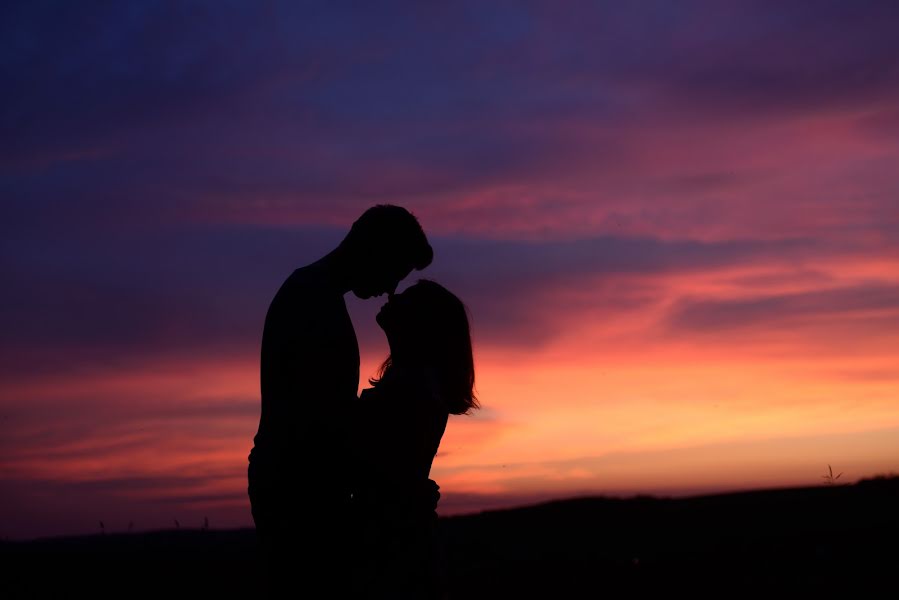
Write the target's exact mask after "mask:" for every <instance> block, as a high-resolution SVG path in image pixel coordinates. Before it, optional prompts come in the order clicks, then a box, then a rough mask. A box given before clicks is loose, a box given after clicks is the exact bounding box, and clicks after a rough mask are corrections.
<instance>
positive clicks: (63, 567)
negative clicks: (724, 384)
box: [0, 477, 899, 599]
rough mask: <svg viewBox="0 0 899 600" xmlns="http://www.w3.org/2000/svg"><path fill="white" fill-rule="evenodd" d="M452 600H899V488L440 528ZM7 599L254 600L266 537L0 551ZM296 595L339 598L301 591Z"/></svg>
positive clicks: (571, 504)
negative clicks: (699, 599) (259, 540)
mask: <svg viewBox="0 0 899 600" xmlns="http://www.w3.org/2000/svg"><path fill="white" fill-rule="evenodd" d="M441 526H442V530H443V534H444V536H445V542H446V547H447V553H448V563H449V565H448V566H449V573H450V592H451V595H450V597H451V598H531V597H534V598H635V597H638V598H644V597H645V598H650V597H652V598H661V597H671V596H674V595H677V596H679V597H680V596H684V597H687V598H689V597H696V596H704V597H716V598H733V597H764V596H768V597H774V598H778V597H812V596H815V597H822V596H823V597H830V596H837V595H839V596H844V597H851V598H869V597H871V598H875V597H876V598H895V597H899V595H897V594H899V585H897V583H899V478H896V477H893V478H878V479H872V480H865V481H862V482H859V483H857V484H855V485H849V486H821V487H817V488H797V489H785V490H770V491H757V492H745V493H739V494H725V495H716V496H702V497H694V498H687V499H658V498H650V497H638V498H632V499H606V498H584V499H578V500H566V501H559V502H551V503H548V504H542V505H538V506H533V507H529V508H520V509H514V510H505V511H495V512H488V513H482V514H480V515H472V516H464V517H451V518H444V519H441ZM0 561H2V562H0V564H2V569H3V572H4V575H3V577H2V584H0V597H3V598H64V597H81V596H82V595H83V596H85V597H88V598H97V597H130V596H147V595H152V596H159V597H161V598H163V599H165V598H183V597H202V598H215V597H228V598H255V597H259V594H258V593H256V592H255V591H254V586H255V584H256V578H257V577H258V570H259V565H258V562H257V554H256V543H255V532H254V531H253V530H236V531H215V530H212V531H185V530H181V531H161V532H154V533H135V534H115V535H105V536H100V535H96V536H86V537H77V538H58V539H48V540H39V541H32V542H16V543H11V542H6V543H3V544H0ZM287 597H298V598H299V597H308V598H319V597H328V596H327V594H324V593H322V594H304V593H302V592H301V591H299V590H298V591H297V593H296V594H288V595H287Z"/></svg>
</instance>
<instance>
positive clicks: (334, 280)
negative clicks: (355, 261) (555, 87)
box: [310, 249, 352, 295]
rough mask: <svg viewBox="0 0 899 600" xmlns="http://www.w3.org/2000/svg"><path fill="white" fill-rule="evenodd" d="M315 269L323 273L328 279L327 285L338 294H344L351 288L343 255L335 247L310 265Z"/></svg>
mask: <svg viewBox="0 0 899 600" xmlns="http://www.w3.org/2000/svg"><path fill="white" fill-rule="evenodd" d="M310 266H312V267H314V268H315V269H317V270H319V271H320V272H321V273H323V274H324V276H325V279H326V280H327V281H328V285H329V287H331V288H332V289H333V290H334V291H336V292H338V293H339V294H340V295H344V294H346V293H347V292H349V291H350V290H351V289H352V285H350V283H349V276H348V273H347V272H348V271H349V269H348V268H347V265H346V260H345V259H344V257H343V256H342V255H341V254H340V253H339V252H338V251H337V250H336V249H335V250H332V251H331V252H330V253H329V254H326V255H325V256H323V257H322V258H320V259H318V260H317V261H315V262H314V263H312V265H310Z"/></svg>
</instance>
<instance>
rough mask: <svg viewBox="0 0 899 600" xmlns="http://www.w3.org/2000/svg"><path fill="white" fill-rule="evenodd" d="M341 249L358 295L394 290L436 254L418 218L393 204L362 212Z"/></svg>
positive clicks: (426, 264)
mask: <svg viewBox="0 0 899 600" xmlns="http://www.w3.org/2000/svg"><path fill="white" fill-rule="evenodd" d="M339 250H340V252H341V254H342V255H343V257H344V258H345V260H346V262H345V264H346V265H347V270H348V272H349V283H350V287H351V289H352V290H353V293H354V294H356V296H358V297H359V298H371V297H372V296H379V295H381V294H392V293H393V292H394V291H395V290H396V286H397V285H398V284H399V282H400V281H402V280H403V279H404V278H405V277H406V276H407V275H408V274H409V273H411V272H412V269H417V270H421V269H424V268H425V267H427V266H428V265H429V264H431V260H433V258H434V251H433V250H432V249H431V245H430V244H429V243H428V239H427V237H425V234H424V231H422V228H421V225H420V224H419V223H418V219H416V218H415V216H414V215H413V214H412V213H410V212H409V211H408V210H406V209H405V208H402V207H400V206H393V205H390V204H379V205H377V206H373V207H372V208H369V209H368V210H367V211H365V212H364V213H362V216H361V217H359V218H358V219H357V220H356V222H355V223H353V226H352V227H351V228H350V232H349V233H348V234H347V236H346V237H345V238H344V240H343V241H342V242H341V243H340V246H339Z"/></svg>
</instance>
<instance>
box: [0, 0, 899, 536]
mask: <svg viewBox="0 0 899 600" xmlns="http://www.w3.org/2000/svg"><path fill="white" fill-rule="evenodd" d="M433 4H435V3H429V2H406V3H392V2H354V3H345V2H324V3H315V4H313V3H309V4H308V5H306V4H304V3H300V2H284V3H277V2H271V3H269V2H260V3H257V2H243V3H241V2H190V3H155V2H141V3H137V2H135V3H127V2H108V3H94V2H78V3H69V2H55V3H52V2H36V1H23V2H4V3H3V4H2V5H0V89H2V90H3V91H2V94H0V233H2V235H0V248H2V253H0V277H2V282H3V291H2V293H0V332H2V334H0V335H2V337H0V455H2V458H0V538H8V539H21V538H30V537H36V536H45V535H56V534H75V533H92V532H99V527H100V526H99V522H100V521H103V522H104V524H105V527H106V530H107V531H126V530H127V529H128V528H129V523H133V528H134V529H135V530H147V529H156V528H163V527H173V526H174V520H175V519H177V520H178V521H179V522H180V523H181V525H182V527H199V526H200V525H201V524H202V522H203V519H204V517H208V518H209V521H210V525H211V526H212V527H215V528H224V527H241V526H252V518H251V515H250V509H249V501H248V498H247V494H246V484H247V480H246V476H247V471H246V469H247V454H248V453H249V451H250V448H251V447H252V438H253V435H254V434H255V432H256V427H257V425H258V419H259V402H260V399H259V350H260V341H261V333H262V325H263V320H264V317H265V311H266V309H267V308H268V304H269V302H270V301H271V298H272V296H273V294H274V293H275V291H276V290H277V289H278V287H279V286H280V285H281V283H282V281H283V280H284V278H286V277H287V275H289V274H290V272H291V271H292V270H293V269H295V268H297V267H300V266H303V265H304V264H307V263H309V262H311V261H313V260H315V259H317V258H319V257H321V256H323V255H324V254H326V253H327V252H328V251H330V250H331V249H332V248H333V247H334V246H335V245H336V244H337V243H338V242H339V241H340V240H341V239H342V237H343V236H344V235H345V233H346V232H347V230H348V228H349V226H350V224H351V223H352V222H353V220H354V219H355V218H356V217H358V216H359V214H361V213H362V211H364V210H365V209H366V208H368V207H369V206H371V205H373V204H378V203H392V204H399V205H402V206H405V207H407V208H408V209H410V210H411V211H412V212H413V213H414V214H415V215H416V216H417V217H418V218H419V220H420V222H421V224H422V226H423V227H424V229H425V231H426V232H427V234H428V235H429V237H430V239H431V240H432V244H433V246H434V249H435V259H434V262H433V264H432V266H431V267H430V268H428V269H427V270H425V271H423V272H421V273H415V274H413V276H412V277H410V279H408V280H406V281H405V282H404V283H403V284H401V288H402V287H404V286H405V285H408V284H410V283H412V282H414V281H415V278H416V277H417V276H422V277H427V278H431V279H435V280H437V281H439V282H441V283H442V284H444V285H445V286H446V287H448V288H449V289H450V290H452V291H453V292H455V293H456V294H457V295H458V296H459V297H460V298H461V299H462V300H463V301H464V302H465V303H466V304H467V305H468V307H469V309H470V311H471V316H472V331H473V338H474V340H473V341H474V350H475V361H476V377H477V390H478V394H479V398H480V400H481V403H482V405H483V410H481V411H479V412H478V413H476V414H475V415H473V416H461V417H456V416H454V417H451V419H450V422H449V425H448V427H447V432H446V435H445V436H444V438H443V442H442V444H441V450H440V453H439V454H438V456H437V458H436V459H435V462H434V468H433V470H432V473H431V476H432V478H433V479H435V480H436V481H437V483H438V484H439V485H440V486H441V493H442V499H441V503H440V507H439V511H440V513H441V514H444V515H449V514H458V513H464V512H470V511H476V510H481V509H484V508H492V507H505V506H514V505H520V504H525V503H530V502H534V501H538V500H542V499H547V498H561V497H569V496H576V495H583V494H608V495H615V496H627V495H633V494H658V495H674V496H679V495H687V494H695V493H706V492H716V491H725V490H741V489H755V488H763V487H780V486H799V485H822V484H823V482H824V480H823V479H822V475H825V474H826V473H827V467H828V465H829V464H830V465H832V466H833V469H834V474H835V475H836V474H837V473H843V475H842V478H841V479H840V481H847V482H852V481H857V480H858V479H860V478H864V477H871V476H874V475H878V474H888V473H890V472H893V473H895V472H897V471H899V35H897V31H899V3H896V2H894V1H892V0H884V1H882V2H876V1H872V2H866V1H851V2H850V1H826V0H814V1H812V0H809V1H807V2H796V1H783V0H779V1H773V0H772V1H758V0H752V1H749V0H747V1H745V2H743V1H736V2H735V1H718V0H700V1H684V2H670V1H667V0H666V1H661V0H660V1H648V0H646V1H644V0H641V1H639V2H620V3H613V2H568V1H565V2H520V1H516V2H476V1H473V2H455V3H452V6H443V7H437V6H433ZM347 303H348V306H349V309H350V312H351V316H352V318H353V321H354V324H355V326H356V330H357V335H358V338H359V343H360V347H361V351H362V373H361V375H362V377H361V382H360V384H361V385H362V386H364V385H366V380H367V378H368V377H369V376H371V375H373V374H374V371H375V368H376V366H377V365H378V364H379V363H380V361H381V360H383V358H384V356H385V355H386V352H387V345H386V342H385V340H384V339H383V337H382V335H383V334H382V333H381V332H380V330H379V329H378V328H377V326H376V324H375V322H374V315H375V313H376V312H377V310H378V309H379V307H380V303H381V300H379V299H374V300H371V301H367V302H366V301H361V300H358V299H356V298H354V297H352V295H349V296H348V297H347Z"/></svg>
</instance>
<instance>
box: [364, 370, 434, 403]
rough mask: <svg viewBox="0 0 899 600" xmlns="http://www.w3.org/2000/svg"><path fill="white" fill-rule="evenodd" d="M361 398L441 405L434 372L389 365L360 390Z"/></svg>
mask: <svg viewBox="0 0 899 600" xmlns="http://www.w3.org/2000/svg"><path fill="white" fill-rule="evenodd" d="M360 398H361V399H369V400H373V399H376V398H378V399H381V400H385V399H389V400H392V401H393V402H394V403H397V404H403V403H405V402H407V401H408V402H409V403H411V404H413V405H415V406H434V405H439V406H442V405H443V401H442V399H441V395H440V386H439V385H438V380H437V376H436V373H434V372H433V370H431V369H412V368H407V367H396V366H394V367H391V368H390V369H389V370H388V372H387V373H385V374H384V377H382V378H381V380H380V381H378V382H377V383H376V384H374V386H373V387H371V388H366V389H365V390H363V391H362V394H361V396H360Z"/></svg>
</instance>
